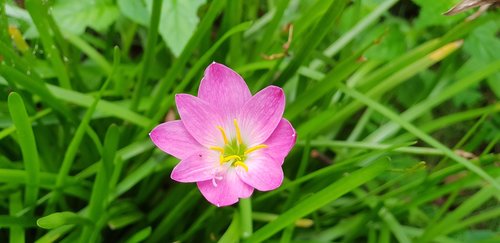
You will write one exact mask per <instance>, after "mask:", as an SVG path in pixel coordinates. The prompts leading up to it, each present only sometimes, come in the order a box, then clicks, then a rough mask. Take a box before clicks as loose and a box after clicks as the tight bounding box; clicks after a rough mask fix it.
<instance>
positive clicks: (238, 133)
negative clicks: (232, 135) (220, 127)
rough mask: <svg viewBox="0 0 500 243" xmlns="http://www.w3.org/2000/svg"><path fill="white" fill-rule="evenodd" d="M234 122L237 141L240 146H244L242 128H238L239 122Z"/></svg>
mask: <svg viewBox="0 0 500 243" xmlns="http://www.w3.org/2000/svg"><path fill="white" fill-rule="evenodd" d="M233 122H234V127H235V128H236V139H238V144H243V139H241V131H240V127H239V126H238V122H237V121H236V119H234V120H233Z"/></svg>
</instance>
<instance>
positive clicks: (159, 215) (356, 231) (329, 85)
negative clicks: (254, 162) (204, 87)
mask: <svg viewBox="0 0 500 243" xmlns="http://www.w3.org/2000/svg"><path fill="white" fill-rule="evenodd" d="M457 2H458V1H457V0H432V1H431V0H413V1H409V0H404V1H397V0H383V1H382V0H359V1H358V0H354V1H347V0H313V1H300V0H268V1H244V0H209V1H205V0H196V1H181V0H137V1H127V0H117V1H112V0H94V1H74V0H26V1H13V0H0V7H1V8H0V60H1V64H0V242H7V241H9V242H16V243H17V242H35V241H36V242H75V241H79V242H164V241H181V242H183V241H184V242H216V241H220V242H235V241H242V242H259V241H265V242H268V241H270V242H277V241H279V242H337V241H340V242H499V241H500V236H499V234H498V232H499V231H500V220H499V218H500V204H499V200H500V197H499V195H500V193H499V186H498V185H499V183H500V180H499V178H500V170H499V167H498V161H499V151H500V147H499V146H500V145H499V144H500V143H499V141H500V115H499V111H500V103H499V98H500V52H499V51H498V50H500V40H499V39H498V34H499V31H500V14H499V13H498V9H493V8H492V9H490V10H489V11H487V12H486V13H484V14H482V15H481V16H479V17H478V18H477V19H475V20H472V21H466V20H465V19H466V17H467V16H469V15H470V14H472V13H473V12H474V10H470V11H467V12H465V13H461V14H458V15H456V16H443V15H442V13H443V12H445V11H446V10H448V9H449V8H451V7H452V6H453V5H454V4H456V3H457ZM159 6H161V7H159ZM212 61H217V62H220V63H224V64H226V65H227V66H229V67H231V68H233V69H235V70H236V71H238V72H239V73H240V74H241V75H242V76H243V77H244V78H245V80H246V81H247V83H248V85H249V86H250V88H251V90H252V91H253V92H255V91H257V90H259V89H261V88H263V87H265V86H267V85H270V84H274V85H280V86H282V87H283V88H284V89H285V91H286V95H287V108H286V111H285V117H286V118H288V119H289V120H290V121H291V122H292V124H293V125H294V127H295V128H296V130H297V131H298V141H297V145H296V146H295V148H294V149H293V150H292V152H291V153H290V155H289V156H288V157H287V159H286V161H285V163H284V167H283V168H284V172H285V176H286V179H285V181H284V183H283V185H282V186H281V187H280V188H278V189H277V190H275V191H272V192H266V193H261V192H256V193H254V195H253V197H252V199H251V202H252V205H251V206H252V210H253V211H252V212H251V214H249V215H251V217H252V218H251V219H249V218H248V215H246V214H244V213H240V212H239V208H238V207H237V206H232V207H225V208H216V207H214V206H212V205H210V204H209V203H208V202H206V201H205V200H204V199H203V198H202V196H201V194H200V193H199V192H198V190H197V189H196V186H195V185H194V184H180V183H176V182H173V181H172V180H171V179H170V178H169V174H170V172H171V170H172V168H173V167H174V166H175V165H176V164H177V163H178V161H177V160H176V159H175V158H173V157H170V156H168V155H166V154H165V153H163V152H161V151H159V150H158V149H156V148H154V146H153V144H152V142H151V141H150V140H149V138H148V136H147V134H148V132H149V131H150V130H151V129H152V128H153V127H154V126H155V125H157V124H159V123H161V122H163V121H165V120H166V119H175V117H176V112H175V111H176V110H175V104H174V95H175V94H176V93H181V92H183V93H191V94H195V93H196V92H197V88H198V85H199V81H200V80H201V78H202V76H203V70H204V68H205V67H206V66H207V65H208V64H209V63H211V62H212ZM247 206H248V205H247ZM247 209H248V207H247ZM245 217H247V218H245ZM245 222H252V223H253V228H254V232H253V234H252V235H251V236H250V238H246V236H243V235H242V231H243V227H245V226H248V225H245ZM246 229H248V227H247V228H246Z"/></svg>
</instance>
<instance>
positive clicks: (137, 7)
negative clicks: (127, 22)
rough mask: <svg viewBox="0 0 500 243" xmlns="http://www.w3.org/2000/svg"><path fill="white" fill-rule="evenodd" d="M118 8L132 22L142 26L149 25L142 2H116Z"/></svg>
mask: <svg viewBox="0 0 500 243" xmlns="http://www.w3.org/2000/svg"><path fill="white" fill-rule="evenodd" d="M118 8H120V11H121V12H122V14H123V15H125V17H127V18H129V19H131V20H132V21H134V22H136V23H138V24H141V25H144V26H148V25H149V21H148V20H149V12H148V8H147V7H146V4H145V3H144V0H134V1H130V0H118Z"/></svg>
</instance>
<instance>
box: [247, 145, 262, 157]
mask: <svg viewBox="0 0 500 243" xmlns="http://www.w3.org/2000/svg"><path fill="white" fill-rule="evenodd" d="M263 148H267V145H265V144H259V145H257V146H253V147H251V148H249V149H247V150H245V152H244V153H243V154H244V155H247V154H249V153H251V152H253V151H255V150H258V149H263Z"/></svg>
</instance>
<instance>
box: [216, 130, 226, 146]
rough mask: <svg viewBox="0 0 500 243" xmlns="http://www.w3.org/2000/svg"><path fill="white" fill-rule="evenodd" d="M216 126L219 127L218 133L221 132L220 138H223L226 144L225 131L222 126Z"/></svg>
mask: <svg viewBox="0 0 500 243" xmlns="http://www.w3.org/2000/svg"><path fill="white" fill-rule="evenodd" d="M217 128H218V129H219V131H220V133H222V138H223V139H224V144H227V143H228V142H227V141H228V140H227V136H226V132H224V128H222V127H221V126H217Z"/></svg>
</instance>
